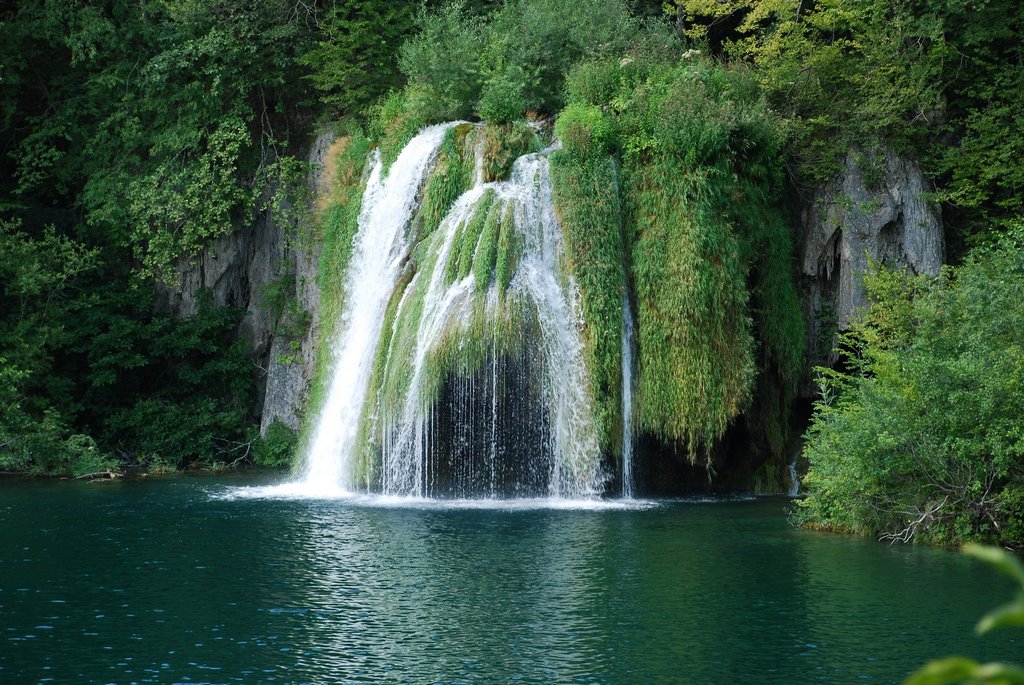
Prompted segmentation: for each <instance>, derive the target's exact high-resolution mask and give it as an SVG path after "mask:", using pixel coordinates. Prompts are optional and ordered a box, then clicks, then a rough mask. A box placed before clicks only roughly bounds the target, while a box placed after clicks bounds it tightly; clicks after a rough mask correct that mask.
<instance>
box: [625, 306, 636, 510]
mask: <svg viewBox="0 0 1024 685" xmlns="http://www.w3.org/2000/svg"><path fill="white" fill-rule="evenodd" d="M622 496H623V497H625V498H627V499H631V498H632V497H633V308H632V306H631V305H630V303H629V293H628V292H626V288H625V287H623V289H622Z"/></svg>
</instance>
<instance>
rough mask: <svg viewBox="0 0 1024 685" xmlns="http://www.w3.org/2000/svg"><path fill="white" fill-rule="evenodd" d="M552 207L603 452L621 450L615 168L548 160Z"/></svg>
mask: <svg viewBox="0 0 1024 685" xmlns="http://www.w3.org/2000/svg"><path fill="white" fill-rule="evenodd" d="M551 175H552V182H553V185H554V200H555V207H556V210H557V212H558V217H559V222H560V223H561V225H562V229H563V231H564V235H565V241H566V242H565V245H566V254H567V259H568V265H569V271H570V273H571V274H572V276H573V278H574V280H575V281H576V283H577V285H578V286H579V289H580V304H581V306H582V309H583V345H584V363H585V364H586V368H587V377H588V379H589V382H590V385H591V396H592V397H593V398H594V399H595V404H596V406H595V409H596V412H595V413H596V418H597V422H598V426H599V430H600V438H601V445H602V447H603V448H604V449H606V450H608V451H611V452H613V453H618V452H619V451H620V450H621V448H622V345H621V336H622V327H623V312H622V292H623V287H624V286H625V284H626V275H625V271H624V263H623V262H624V257H623V241H622V227H621V216H622V212H621V208H620V205H619V195H618V187H617V185H618V184H617V181H616V177H615V169H614V166H613V163H612V160H611V159H610V158H609V157H608V156H606V155H604V156H600V157H592V158H582V157H578V156H574V155H571V154H569V153H566V152H564V151H559V152H557V153H555V154H553V155H552V158H551Z"/></svg>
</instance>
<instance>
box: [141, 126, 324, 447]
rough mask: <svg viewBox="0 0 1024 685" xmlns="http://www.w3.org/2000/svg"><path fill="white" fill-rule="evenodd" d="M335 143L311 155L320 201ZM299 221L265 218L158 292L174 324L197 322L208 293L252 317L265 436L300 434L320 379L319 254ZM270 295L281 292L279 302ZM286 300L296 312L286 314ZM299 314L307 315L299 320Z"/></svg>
mask: <svg viewBox="0 0 1024 685" xmlns="http://www.w3.org/2000/svg"><path fill="white" fill-rule="evenodd" d="M333 139H334V136H333V134H324V135H321V136H319V137H318V138H317V139H316V140H315V141H314V143H313V145H312V148H311V150H310V153H309V162H310V176H309V185H310V188H309V189H310V191H311V192H312V193H313V194H314V196H315V194H316V193H317V192H318V191H319V190H320V186H321V185H322V184H323V182H324V175H323V159H324V155H325V154H326V151H327V149H328V147H330V144H331V142H332V141H333ZM296 216H303V214H302V213H296ZM307 220H308V219H307ZM294 221H295V219H291V220H281V219H278V218H277V217H275V215H274V213H273V211H272V210H269V209H267V210H265V211H262V212H260V213H259V214H258V215H257V216H256V218H255V220H254V221H253V223H252V224H251V225H250V226H246V227H243V228H240V229H238V230H236V231H235V232H233V233H231V234H230V235H227V236H224V237H223V238H220V239H218V240H216V241H214V242H213V243H212V244H210V245H209V246H207V247H206V248H205V249H204V250H203V251H202V252H200V253H199V254H198V255H196V256H195V257H192V258H190V259H187V258H183V259H182V260H181V261H180V262H179V264H178V267H177V270H176V271H177V278H176V279H175V281H174V282H173V283H171V284H169V285H161V286H158V290H159V292H158V303H157V307H158V309H159V310H160V311H163V312H166V313H170V314H172V315H174V316H178V317H183V318H184V317H189V316H191V315H193V314H194V313H195V311H196V308H197V306H198V301H199V300H198V298H199V294H200V292H201V291H203V290H206V291H208V292H209V293H210V295H211V296H212V299H213V303H214V304H216V305H219V306H232V307H237V308H239V309H243V310H245V317H244V318H243V319H242V322H241V324H240V325H239V331H238V333H239V337H240V338H242V339H243V340H245V341H246V342H247V344H248V346H249V349H250V352H251V356H252V358H253V363H254V373H256V374H257V384H258V387H259V388H260V399H259V406H258V407H256V408H255V413H256V414H258V415H259V416H260V417H261V425H260V428H261V431H262V432H266V430H267V427H268V426H269V425H270V424H271V423H273V422H274V421H275V420H276V421H281V422H283V423H284V424H286V425H288V426H290V427H292V428H295V429H298V427H299V423H300V419H301V412H302V408H303V405H304V403H305V398H306V393H307V391H308V387H309V381H310V378H311V376H312V371H313V344H314V340H315V339H316V330H317V326H318V324H319V310H320V306H319V304H320V302H319V291H318V290H317V287H316V270H317V261H318V258H319V251H320V246H319V244H315V241H304V240H302V235H303V234H304V233H306V231H304V230H303V227H302V226H296V225H294ZM306 243H311V244H306ZM271 291H276V292H277V296H276V297H275V298H273V299H274V301H271V299H272V298H271V297H269V293H270V292H271ZM281 295H284V298H282V297H281ZM282 299H285V300H291V301H292V302H293V303H294V304H293V306H289V307H282V306H281V300H282ZM296 312H305V314H304V315H303V316H300V317H297V316H296ZM297 319H299V321H297ZM297 324H299V325H297Z"/></svg>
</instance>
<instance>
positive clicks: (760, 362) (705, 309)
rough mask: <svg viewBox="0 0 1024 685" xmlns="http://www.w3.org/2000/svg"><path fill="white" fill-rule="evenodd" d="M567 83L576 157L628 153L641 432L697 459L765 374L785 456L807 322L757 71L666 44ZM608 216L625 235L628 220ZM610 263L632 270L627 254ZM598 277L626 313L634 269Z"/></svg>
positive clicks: (769, 413)
mask: <svg viewBox="0 0 1024 685" xmlns="http://www.w3.org/2000/svg"><path fill="white" fill-rule="evenodd" d="M659 38H661V40H664V38H662V37H659V36H657V35H655V36H653V37H652V39H651V40H658V39H659ZM648 45H649V43H648ZM568 91H569V93H570V97H571V98H572V102H571V104H570V105H569V106H568V107H567V108H566V109H565V111H564V112H563V113H562V115H561V116H560V117H559V121H558V124H557V125H556V130H557V131H558V132H559V133H560V134H562V140H563V143H564V145H565V150H564V154H565V156H566V157H567V158H568V159H575V160H587V159H593V158H595V157H596V158H597V159H604V160H606V159H607V156H606V154H605V151H607V150H608V149H610V148H613V147H617V149H618V152H619V156H620V158H621V160H622V190H623V194H624V195H623V197H624V200H625V205H626V223H627V229H628V230H627V242H626V244H627V245H628V246H629V254H630V257H631V258H630V260H629V265H630V266H631V274H632V281H633V284H634V288H635V294H636V300H637V322H638V347H639V369H640V379H639V402H638V410H639V419H640V423H641V427H642V428H644V429H646V430H648V431H650V432H651V433H653V434H655V435H658V436H660V437H662V438H664V439H667V440H672V441H681V442H682V443H684V445H685V446H686V448H687V449H688V452H689V454H690V458H691V459H697V458H698V456H699V455H700V451H701V450H705V451H706V450H707V449H710V448H711V447H712V446H713V445H714V444H715V442H716V441H717V440H718V439H719V438H720V437H721V436H722V435H723V433H724V432H725V430H726V429H727V427H728V426H729V425H730V424H731V422H732V421H733V420H734V419H735V418H736V417H737V416H738V415H739V414H740V413H741V412H743V411H745V410H746V409H747V408H748V407H749V406H750V403H751V399H752V397H753V396H754V394H755V389H756V388H757V387H758V383H759V382H760V384H761V386H762V387H763V388H764V392H763V395H764V397H763V400H764V402H762V405H761V406H759V407H758V408H757V412H758V414H757V415H758V417H759V419H760V421H759V422H758V425H757V427H758V428H760V430H761V434H762V436H763V437H764V439H765V441H766V443H767V445H768V446H769V447H770V449H772V450H773V451H774V452H775V454H776V455H779V454H781V451H782V449H783V448H784V446H785V441H786V437H787V432H788V414H787V413H786V407H788V404H789V401H790V399H791V398H792V396H793V394H794V393H795V390H796V382H797V379H798V376H799V371H800V362H801V356H802V351H803V324H802V320H801V315H800V311H799V305H798V302H797V298H796V291H795V286H794V283H793V274H792V265H791V259H792V257H791V248H790V239H789V232H788V228H787V226H786V224H785V221H784V219H783V217H784V213H783V212H782V210H781V207H780V202H781V195H780V191H781V189H782V186H783V183H782V175H781V174H782V165H783V158H782V145H783V142H784V134H783V130H782V126H781V123H780V121H779V120H778V118H777V117H776V116H775V115H773V114H772V112H771V111H770V110H769V109H768V108H767V106H766V103H765V102H764V101H763V100H762V99H760V98H759V97H758V94H757V88H756V85H755V84H754V83H753V82H752V80H751V79H750V76H749V74H748V73H747V72H746V71H743V70H737V69H726V68H722V67H721V66H717V65H714V64H712V63H709V62H706V61H703V60H685V59H684V60H682V61H675V60H673V59H672V55H671V52H669V53H668V54H667V55H659V54H658V51H656V50H648V51H646V52H644V53H634V54H631V55H629V56H627V57H625V58H623V59H621V60H600V61H597V62H591V63H586V64H584V65H582V66H581V67H580V68H578V69H577V70H575V71H574V72H572V73H571V74H570V75H569V78H568ZM606 163H607V162H606ZM577 164H579V162H578V163H577ZM556 167H557V164H556ZM577 173H579V172H577ZM607 181H608V182H612V179H611V178H608V179H607ZM611 188H612V190H613V192H614V190H615V184H614V183H613V182H612V183H611ZM573 200H574V201H575V202H576V203H588V202H591V203H594V204H595V205H597V207H596V208H594V209H591V210H590V211H595V209H596V210H598V211H600V210H601V208H602V207H603V206H604V205H605V204H606V203H607V200H606V199H605V197H604V196H603V195H601V194H595V193H593V191H591V192H590V193H581V194H579V195H578V196H577V197H574V198H573ZM569 204H570V203H567V202H566V201H564V200H563V201H560V202H559V206H560V210H561V211H563V212H566V213H569V215H570V218H569V221H568V228H567V231H568V233H569V234H570V236H571V235H572V234H573V232H574V230H575V229H574V227H573V223H574V221H573V219H572V214H574V213H575V214H578V213H579V212H580V210H579V209H578V208H577V209H572V210H570V209H568V206H569ZM604 211H607V210H604ZM604 221H605V222H610V223H606V224H605V229H604V230H606V231H610V235H618V226H617V219H615V218H614V217H606V218H605V219H604ZM586 233H587V234H588V235H595V234H596V230H595V228H594V227H589V228H588V230H587V231H586ZM572 247H573V244H572V241H571V239H570V248H572ZM619 249H620V250H621V247H620V248H619ZM603 263H604V264H606V265H608V266H606V267H605V268H606V269H607V268H609V267H610V268H621V267H619V266H618V264H621V263H622V258H621V257H620V258H618V259H615V258H614V257H608V256H606V257H604V260H603ZM588 269H592V267H588ZM613 273H614V272H613ZM580 274H581V275H580V278H581V279H588V278H594V275H591V274H589V273H588V272H587V270H583V271H581V272H580ZM602 277H603V278H604V285H603V286H602V287H601V289H600V292H601V295H600V298H601V300H602V301H603V303H604V304H603V305H602V307H603V308H604V309H606V310H610V309H611V308H613V307H614V308H621V287H622V286H621V283H622V282H623V279H622V278H621V277H618V278H616V277H615V276H614V275H609V274H608V273H607V272H606V273H605V274H603V276H602ZM583 290H584V301H585V302H586V299H587V296H588V294H589V291H588V289H587V288H586V287H584V288H583ZM586 307H587V305H585V308H586ZM598 320H600V319H598ZM618 320H619V321H621V315H619V317H618ZM620 325H621V324H620ZM755 330H756V332H757V333H758V335H757V336H756V337H755ZM609 347H610V346H609ZM609 354H610V353H609ZM606 365H607V366H610V364H607V363H606V364H601V365H599V367H603V366H606ZM598 373H599V374H602V375H604V374H605V372H602V371H599V372H598ZM758 378H760V379H761V380H760V381H758ZM612 387H613V388H614V387H615V386H612ZM769 398H771V399H776V398H777V400H776V403H775V407H776V408H775V409H772V408H771V407H770V406H769V405H768V400H769ZM705 453H706V452H705Z"/></svg>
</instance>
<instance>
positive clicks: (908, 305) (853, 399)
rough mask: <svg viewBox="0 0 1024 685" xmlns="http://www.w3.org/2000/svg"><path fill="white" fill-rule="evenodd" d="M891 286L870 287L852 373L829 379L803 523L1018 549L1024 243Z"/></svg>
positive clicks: (856, 333) (1023, 459) (851, 341)
mask: <svg viewBox="0 0 1024 685" xmlns="http://www.w3.org/2000/svg"><path fill="white" fill-rule="evenodd" d="M896 278H897V277H896V276H895V275H894V274H891V273H886V272H884V271H883V272H880V275H876V276H874V277H870V278H867V279H866V281H865V282H866V285H867V288H868V293H869V296H870V298H871V300H872V305H871V308H870V309H869V310H868V312H867V314H866V316H865V318H864V319H863V320H862V321H861V322H859V323H858V324H857V325H856V326H854V328H853V329H852V331H851V333H850V334H849V335H846V336H844V338H843V347H841V348H840V351H841V352H842V353H843V354H844V355H845V356H846V358H847V359H848V368H849V369H851V370H850V371H849V372H846V373H839V372H825V375H824V376H823V377H822V380H821V384H822V388H823V397H822V400H821V401H820V402H819V403H818V404H817V405H816V408H815V415H814V419H813V422H812V424H811V428H810V429H809V431H808V436H807V437H808V441H807V444H806V447H805V451H804V453H805V455H806V456H807V458H808V461H809V464H810V470H809V472H808V474H807V478H806V479H805V486H806V488H807V491H808V498H807V499H806V500H805V501H804V502H803V503H802V507H801V512H802V515H803V517H804V520H806V521H808V522H810V523H813V524H815V525H820V526H825V527H829V528H839V529H848V530H858V531H862V532H864V533H867V534H871V535H876V536H881V537H883V538H886V539H892V540H901V541H910V540H914V539H924V540H928V541H934V542H940V543H946V544H957V543H960V542H963V541H965V540H992V541H1001V542H1013V543H1016V544H1019V543H1020V542H1021V539H1020V538H1019V537H1017V536H1019V534H1020V531H1021V528H1022V526H1021V521H1020V519H1019V516H1020V513H1021V512H1020V505H1019V499H1020V497H1019V489H1020V488H1021V487H1022V485H1024V392H1021V389H1022V388H1024V302H1022V299H1021V298H1020V293H1019V291H1020V287H1019V286H1020V283H1021V282H1022V279H1024V242H1019V241H1018V242H1014V241H1007V242H1005V243H1004V244H1003V245H1001V246H1000V247H998V248H994V249H985V250H978V251H976V252H975V253H973V254H971V255H970V256H969V258H968V260H967V261H966V262H965V264H964V265H963V266H961V267H959V268H956V269H950V270H947V271H946V272H945V273H944V274H943V276H942V277H941V278H940V279H938V280H936V281H935V282H934V283H932V284H929V285H927V287H921V285H920V284H919V283H917V282H914V281H909V282H908V284H907V285H904V286H902V287H894V286H893V283H894V281H896ZM908 295H911V296H913V299H908ZM894 322H895V323H894Z"/></svg>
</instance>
